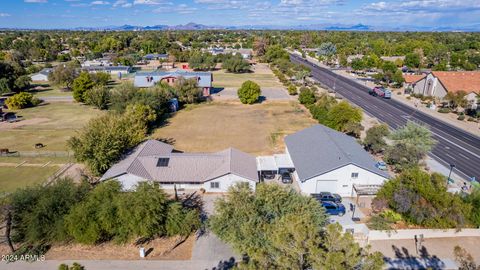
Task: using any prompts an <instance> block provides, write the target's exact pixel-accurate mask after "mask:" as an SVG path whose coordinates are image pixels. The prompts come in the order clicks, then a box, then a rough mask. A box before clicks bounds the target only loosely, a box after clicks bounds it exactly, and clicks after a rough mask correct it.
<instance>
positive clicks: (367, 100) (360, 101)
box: [290, 54, 480, 180]
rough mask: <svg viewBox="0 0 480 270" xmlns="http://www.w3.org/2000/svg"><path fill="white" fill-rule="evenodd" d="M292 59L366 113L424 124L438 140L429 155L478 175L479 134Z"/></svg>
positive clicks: (390, 122)
mask: <svg viewBox="0 0 480 270" xmlns="http://www.w3.org/2000/svg"><path fill="white" fill-rule="evenodd" d="M290 57H291V60H292V61H293V62H294V63H298V64H302V65H305V66H308V67H309V68H311V70H312V77H313V78H314V79H316V80H318V81H319V82H321V83H322V84H324V85H325V86H327V87H329V88H331V89H333V90H334V91H335V92H337V93H338V94H340V95H341V96H343V97H344V98H346V99H348V100H349V101H351V102H352V103H354V104H356V105H357V106H358V107H360V108H362V109H363V110H364V111H365V112H366V113H368V114H370V115H371V116H373V117H375V118H377V119H378V120H380V121H381V122H384V123H386V124H388V125H389V126H390V127H391V128H393V129H397V128H399V127H402V126H404V125H405V124H406V123H407V121H413V122H416V123H419V124H422V125H424V126H427V127H428V128H429V129H430V130H431V131H432V134H433V138H434V139H435V140H436V141H437V145H436V146H435V147H434V148H433V150H432V151H431V153H430V156H431V157H432V158H434V159H435V160H437V161H438V162H440V163H441V164H443V165H444V166H446V167H449V165H450V164H453V165H455V168H454V170H455V172H456V173H457V174H459V175H461V176H463V177H464V178H465V179H467V180H469V179H472V177H475V178H476V179H480V166H479V165H480V137H478V136H475V135H473V134H471V133H468V132H465V131H463V130H460V129H458V128H455V127H454V126H452V125H450V124H448V123H445V122H443V121H441V120H438V119H436V118H434V117H431V116H429V115H427V114H425V113H422V112H420V111H418V110H416V109H415V108H412V107H410V106H407V105H405V104H403V103H400V102H398V101H395V100H393V99H389V100H387V99H382V98H379V97H374V96H371V95H369V94H368V90H369V88H368V87H366V86H364V85H362V84H360V83H358V82H357V81H355V80H353V79H350V78H346V77H343V76H341V75H338V74H337V73H334V72H333V71H331V70H329V69H328V68H325V67H320V66H318V65H316V64H314V63H311V62H310V61H307V60H305V59H303V58H301V57H300V56H298V55H295V54H291V55H290Z"/></svg>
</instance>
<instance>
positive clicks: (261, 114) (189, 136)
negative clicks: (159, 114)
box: [152, 101, 316, 155]
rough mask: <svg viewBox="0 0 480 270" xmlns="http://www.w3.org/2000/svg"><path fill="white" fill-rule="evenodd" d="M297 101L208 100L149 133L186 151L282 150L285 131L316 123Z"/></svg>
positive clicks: (257, 152)
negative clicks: (244, 103)
mask: <svg viewBox="0 0 480 270" xmlns="http://www.w3.org/2000/svg"><path fill="white" fill-rule="evenodd" d="M315 123H316V121H314V120H313V119H312V118H311V117H310V116H309V114H308V113H307V112H305V111H303V110H302V109H300V106H299V105H298V103H297V102H293V101H292V102H265V103H262V104H254V105H243V104H241V103H233V102H232V103H221V102H211V103H205V104H200V105H195V106H192V107H189V108H186V109H184V110H181V111H179V112H178V113H177V114H176V115H175V116H174V117H172V118H171V119H170V122H169V123H168V124H167V125H166V126H164V127H161V128H159V129H157V130H156V131H155V132H154V134H153V135H152V137H153V138H156V139H167V140H171V141H172V142H173V143H174V145H175V148H176V149H177V150H181V151H188V152H213V151H220V150H223V149H225V148H228V147H235V148H238V149H240V150H242V151H245V152H248V153H251V154H255V155H262V154H272V153H281V152H284V148H285V146H284V143H283V138H284V136H285V135H287V134H291V133H294V132H296V131H298V130H300V129H303V128H306V127H309V126H311V125H312V124H315Z"/></svg>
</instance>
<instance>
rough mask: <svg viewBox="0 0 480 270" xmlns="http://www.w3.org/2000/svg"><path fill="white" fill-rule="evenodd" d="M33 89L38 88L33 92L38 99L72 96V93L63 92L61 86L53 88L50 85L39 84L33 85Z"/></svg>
mask: <svg viewBox="0 0 480 270" xmlns="http://www.w3.org/2000/svg"><path fill="white" fill-rule="evenodd" d="M32 86H33V87H36V88H35V90H32V91H31V93H32V94H34V95H35V96H36V97H39V98H41V97H52V96H55V97H68V96H72V92H71V91H62V90H61V87H59V86H52V85H50V84H48V83H44V84H39V83H34V84H33V85H32Z"/></svg>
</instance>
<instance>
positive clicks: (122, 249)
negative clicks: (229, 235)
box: [46, 236, 195, 260]
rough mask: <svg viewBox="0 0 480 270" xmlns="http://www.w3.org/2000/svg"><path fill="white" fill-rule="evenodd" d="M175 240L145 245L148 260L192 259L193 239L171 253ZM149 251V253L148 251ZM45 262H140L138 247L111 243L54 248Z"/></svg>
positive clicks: (166, 239) (170, 239)
mask: <svg viewBox="0 0 480 270" xmlns="http://www.w3.org/2000/svg"><path fill="white" fill-rule="evenodd" d="M175 240H176V238H165V239H163V238H162V239H155V240H153V241H152V242H150V243H148V244H145V245H144V246H143V247H144V248H145V252H147V253H148V254H147V257H146V259H148V260H189V259H190V258H191V257H192V249H193V244H194V243H195V237H194V236H191V237H189V238H188V239H187V240H186V241H185V242H184V243H183V244H181V245H180V246H178V247H176V248H175V249H174V250H173V251H171V252H169V253H166V252H167V251H168V249H170V248H171V247H173V246H174V244H175ZM150 249H151V251H150V252H149V250H150ZM46 259H47V260H140V259H141V258H140V256H139V247H136V246H134V245H133V244H125V245H115V244H113V243H106V244H101V245H98V246H85V245H66V246H54V247H52V248H51V249H50V250H49V251H48V252H47V254H46Z"/></svg>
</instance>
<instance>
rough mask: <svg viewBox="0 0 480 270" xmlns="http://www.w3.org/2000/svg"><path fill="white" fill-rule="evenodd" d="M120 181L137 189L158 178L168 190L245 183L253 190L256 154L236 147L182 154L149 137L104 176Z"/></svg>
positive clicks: (217, 189) (216, 189) (220, 188)
mask: <svg viewBox="0 0 480 270" xmlns="http://www.w3.org/2000/svg"><path fill="white" fill-rule="evenodd" d="M100 180H101V181H107V180H115V181H119V182H120V183H121V184H122V186H123V189H124V190H134V189H135V186H136V185H137V184H138V183H139V182H142V181H155V182H158V183H160V185H161V186H162V188H164V189H166V190H173V189H174V188H176V189H177V190H199V189H201V188H203V189H205V191H206V192H227V191H228V189H229V187H231V186H232V185H234V184H236V183H238V182H245V183H248V184H249V185H250V187H251V188H252V190H255V186H256V184H257V182H258V174H257V166H256V161H255V157H253V156H251V155H249V154H247V153H244V152H242V151H239V150H237V149H234V148H228V149H226V150H224V151H220V152H216V153H179V152H175V151H174V150H173V146H171V145H169V144H166V143H163V142H159V141H156V140H147V141H145V142H143V143H142V144H140V145H139V146H137V147H136V148H135V149H134V150H133V151H132V152H131V153H129V154H128V155H127V156H126V157H125V158H124V159H122V160H121V161H120V162H118V163H117V164H115V165H113V166H112V167H111V168H110V169H109V170H108V171H107V172H106V173H105V174H104V175H103V176H102V178H101V179H100Z"/></svg>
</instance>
